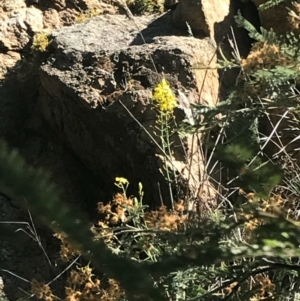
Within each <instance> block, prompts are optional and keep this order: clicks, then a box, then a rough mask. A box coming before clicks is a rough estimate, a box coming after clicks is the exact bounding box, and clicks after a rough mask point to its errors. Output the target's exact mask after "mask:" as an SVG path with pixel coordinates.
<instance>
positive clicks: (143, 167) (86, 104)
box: [38, 16, 219, 203]
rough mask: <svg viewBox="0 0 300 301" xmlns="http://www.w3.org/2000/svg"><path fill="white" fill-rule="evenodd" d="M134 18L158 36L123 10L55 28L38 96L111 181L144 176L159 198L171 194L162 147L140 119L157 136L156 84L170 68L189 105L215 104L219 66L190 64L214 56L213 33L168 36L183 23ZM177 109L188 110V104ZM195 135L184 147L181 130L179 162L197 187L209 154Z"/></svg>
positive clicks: (57, 125)
mask: <svg viewBox="0 0 300 301" xmlns="http://www.w3.org/2000/svg"><path fill="white" fill-rule="evenodd" d="M135 21H136V22H137V24H138V25H139V26H140V27H141V28H142V31H143V35H144V37H145V39H146V41H148V42H150V41H151V44H143V43H142V42H141V39H140V38H139V33H138V32H137V31H136V27H135V24H134V23H132V22H131V21H130V20H128V19H127V18H126V17H124V16H113V17H111V16H99V17H96V18H94V19H92V20H89V21H88V22H86V23H84V24H77V25H75V26H72V27H68V28H63V29H62V30H60V31H57V32H56V33H54V35H53V39H54V40H53V44H52V47H53V48H54V50H53V54H52V56H51V57H50V58H49V60H48V62H47V63H46V64H44V65H43V66H42V67H41V71H40V79H41V83H42V88H41V93H40V97H39V101H38V102H39V105H40V106H41V108H42V112H43V114H44V117H45V119H46V120H47V122H48V123H49V124H50V125H51V127H52V128H53V129H54V130H55V132H56V133H57V135H58V136H59V137H60V138H61V139H62V140H64V141H65V142H66V143H67V144H68V145H69V147H70V148H71V149H72V150H73V151H74V153H75V154H76V155H77V156H78V158H80V160H81V161H82V162H83V163H84V164H85V165H86V166H87V167H88V168H89V169H91V170H93V171H94V172H95V174H96V175H97V176H98V177H100V178H101V179H103V181H104V182H105V184H104V185H105V186H106V187H111V185H112V184H113V182H114V178H115V177H116V176H124V177H126V178H128V179H129V180H130V181H132V182H133V183H136V184H137V183H138V182H139V181H141V182H142V183H143V185H144V187H145V196H146V197H147V199H148V200H150V201H151V200H152V201H151V202H152V203H153V202H154V203H159V202H160V197H159V195H160V194H161V195H162V196H163V198H164V200H167V199H168V193H167V191H168V189H167V187H166V185H165V183H166V181H165V180H164V178H163V177H162V175H161V173H160V171H159V168H160V166H161V162H160V158H159V156H158V155H159V154H160V152H159V150H158V149H157V147H156V146H155V144H154V143H153V141H151V139H150V138H149V136H148V135H147V134H146V132H145V130H144V129H142V128H141V127H140V126H139V125H138V123H137V122H136V120H137V121H138V122H140V123H141V125H142V126H143V127H144V128H145V129H146V130H147V131H148V132H150V133H152V135H153V137H156V136H155V135H154V130H155V119H156V116H155V114H154V111H153V105H152V90H153V88H154V87H155V86H156V85H157V84H158V83H159V82H160V81H161V79H162V75H163V74H164V77H165V78H166V79H167V80H168V81H169V82H170V83H171V86H172V88H173V90H174V92H175V93H176V94H177V96H178V95H181V96H182V97H183V95H184V97H186V99H187V101H186V102H187V105H189V104H190V103H202V104H207V105H214V104H215V103H216V101H217V99H218V89H219V80H218V74H217V71H216V70H211V71H206V70H195V71H192V70H191V67H192V66H193V65H194V64H196V63H198V64H200V65H203V66H207V65H208V64H209V63H210V61H211V60H212V61H213V62H215V60H216V58H214V54H215V47H214V46H213V44H212V43H211V41H210V39H203V40H196V39H194V38H191V37H178V36H175V35H174V36H168V32H174V33H175V32H176V31H174V29H172V28H170V27H168V25H167V24H166V22H165V21H164V19H163V18H162V19H160V20H156V21H155V22H153V20H151V19H149V18H146V17H139V18H136V19H135ZM151 21H152V24H151V25H148V27H146V26H147V24H149V22H151ZM98 28H102V30H101V31H99V30H98ZM112 33H114V34H112ZM178 34H181V32H177V35H178ZM212 58H213V59H212ZM155 69H156V70H155ZM200 91H201V93H200ZM124 106H125V107H126V108H127V110H129V111H130V114H129V113H128V112H127V110H126V109H125V108H124ZM131 114H132V115H133V116H134V117H133V116H132V115H131ZM176 114H177V116H180V115H181V119H182V116H184V117H186V116H185V114H184V110H180V109H178V112H177V113H176ZM135 119H136V120H135ZM175 136H176V135H175ZM175 136H174V137H175ZM156 139H157V140H158V141H159V138H157V137H156ZM191 139H192V137H191V136H190V137H188V138H185V139H184V140H183V141H182V144H183V145H185V147H183V148H182V147H181V146H180V140H179V138H178V136H177V137H175V138H174V141H173V142H176V148H175V147H174V149H173V152H174V154H173V164H174V165H175V166H176V167H177V169H178V173H179V174H181V175H182V176H183V178H184V179H185V180H186V181H187V180H188V178H190V183H189V186H190V187H189V188H190V189H191V190H193V191H194V192H195V191H197V189H198V187H199V185H200V184H201V174H200V169H201V168H200V166H201V165H202V167H203V162H201V159H199V154H198V153H197V155H195V154H194V153H193V152H194V151H195V149H193V148H192V140H191ZM195 143H196V142H195ZM160 155H161V154H160ZM196 158H197V159H196ZM190 160H193V161H194V162H193V164H192V170H191V168H190V165H189V163H190ZM202 175H203V171H202ZM158 183H160V186H158ZM159 187H160V189H161V191H160V190H159Z"/></svg>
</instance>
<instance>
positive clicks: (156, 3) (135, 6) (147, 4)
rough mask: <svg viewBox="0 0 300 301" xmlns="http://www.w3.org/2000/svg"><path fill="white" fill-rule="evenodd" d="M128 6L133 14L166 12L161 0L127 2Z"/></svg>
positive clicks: (130, 0) (132, 0) (131, 0)
mask: <svg viewBox="0 0 300 301" xmlns="http://www.w3.org/2000/svg"><path fill="white" fill-rule="evenodd" d="M126 4H127V5H128V8H129V9H130V10H131V11H132V13H133V14H144V13H162V12H163V11H164V6H163V1H161V0H126Z"/></svg>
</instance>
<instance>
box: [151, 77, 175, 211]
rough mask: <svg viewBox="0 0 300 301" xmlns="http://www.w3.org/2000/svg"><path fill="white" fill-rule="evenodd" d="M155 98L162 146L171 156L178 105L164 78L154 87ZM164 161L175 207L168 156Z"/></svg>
mask: <svg viewBox="0 0 300 301" xmlns="http://www.w3.org/2000/svg"><path fill="white" fill-rule="evenodd" d="M153 100H154V101H155V104H156V106H155V107H156V108H157V111H158V115H157V119H156V124H157V125H158V127H157V128H158V129H159V135H158V136H159V138H160V142H161V147H162V149H163V150H164V153H166V154H167V155H168V156H169V158H171V156H172V151H171V141H170V137H171V133H170V122H171V120H172V119H173V118H174V109H175V108H176V107H177V102H176V97H175V95H174V93H173V91H172V89H171V87H170V85H169V83H168V82H167V81H166V80H165V79H164V78H163V79H162V81H161V82H160V83H159V84H158V85H157V86H156V87H155V88H154V93H153ZM163 161H164V169H165V171H166V178H167V181H168V186H169V191H170V197H171V203H172V207H173V209H174V199H173V193H172V187H171V184H172V179H171V174H170V169H169V167H168V164H167V158H166V157H165V156H163ZM172 172H173V180H174V179H175V177H176V175H175V171H174V169H172Z"/></svg>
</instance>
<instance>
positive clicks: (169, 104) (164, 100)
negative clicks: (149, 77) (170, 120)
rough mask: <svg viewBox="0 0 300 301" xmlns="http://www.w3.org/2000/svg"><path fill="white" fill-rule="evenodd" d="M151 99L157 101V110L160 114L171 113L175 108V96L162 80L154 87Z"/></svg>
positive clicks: (167, 84)
mask: <svg viewBox="0 0 300 301" xmlns="http://www.w3.org/2000/svg"><path fill="white" fill-rule="evenodd" d="M153 99H154V100H156V101H157V103H158V107H159V110H160V111H162V112H172V111H173V110H174V109H175V108H176V106H177V103H176V98H175V95H174V93H173V91H172V89H171V87H170V85H169V83H168V82H167V81H166V80H165V79H164V78H163V79H162V81H161V82H160V83H159V84H158V85H157V86H156V87H155V89H154V94H153Z"/></svg>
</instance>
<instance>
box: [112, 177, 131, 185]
mask: <svg viewBox="0 0 300 301" xmlns="http://www.w3.org/2000/svg"><path fill="white" fill-rule="evenodd" d="M115 181H116V183H117V184H123V185H128V184H129V181H128V180H127V179H125V178H122V177H116V179H115Z"/></svg>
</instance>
